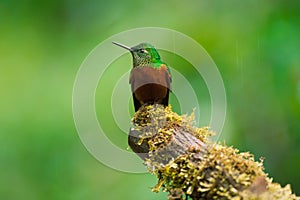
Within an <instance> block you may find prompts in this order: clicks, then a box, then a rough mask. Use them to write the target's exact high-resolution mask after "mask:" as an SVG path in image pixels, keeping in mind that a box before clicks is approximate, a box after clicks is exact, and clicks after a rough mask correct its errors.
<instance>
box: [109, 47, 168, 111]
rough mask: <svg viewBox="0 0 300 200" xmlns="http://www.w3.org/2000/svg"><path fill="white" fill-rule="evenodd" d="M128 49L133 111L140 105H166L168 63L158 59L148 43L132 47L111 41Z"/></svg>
mask: <svg viewBox="0 0 300 200" xmlns="http://www.w3.org/2000/svg"><path fill="white" fill-rule="evenodd" d="M113 44H115V45H117V46H120V47H122V48H124V49H127V50H128V51H130V53H131V55H132V58H133V68H132V69H131V72H130V78H129V83H130V85H131V91H132V97H133V103H134V109H135V112H137V111H138V110H139V108H140V107H141V106H142V105H148V104H162V105H164V106H168V103H169V93H170V91H171V82H172V77H171V73H170V68H169V67H168V65H167V64H166V63H165V62H163V61H162V60H161V59H160V55H159V54H158V52H157V50H156V49H155V47H154V46H153V45H151V44H149V43H140V44H138V45H136V46H134V47H128V46H125V45H123V44H120V43H117V42H113Z"/></svg>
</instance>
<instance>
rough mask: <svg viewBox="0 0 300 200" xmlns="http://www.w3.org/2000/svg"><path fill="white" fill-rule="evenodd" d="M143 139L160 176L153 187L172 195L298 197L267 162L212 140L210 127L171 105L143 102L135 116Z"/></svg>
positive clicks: (149, 161)
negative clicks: (265, 165)
mask: <svg viewBox="0 0 300 200" xmlns="http://www.w3.org/2000/svg"><path fill="white" fill-rule="evenodd" d="M133 124H134V130H135V131H138V132H139V138H140V140H139V142H138V144H141V143H142V142H147V143H148V145H149V149H148V151H149V152H148V157H147V158H145V165H147V166H148V169H149V171H150V172H151V173H153V174H155V175H156V176H157V178H158V183H157V185H156V186H155V187H154V188H152V191H154V192H159V191H160V190H163V191H166V192H169V199H188V198H192V199H300V198H297V197H296V196H295V195H293V194H292V192H291V189H290V187H289V186H286V187H284V188H282V187H281V186H280V185H279V184H277V183H272V180H271V179H270V178H268V176H267V174H266V173H265V172H264V171H263V170H264V168H263V162H262V159H261V160H260V161H255V159H254V156H253V155H252V154H250V153H248V152H241V153H240V152H239V150H238V149H235V148H233V147H228V146H226V145H225V144H217V143H213V142H211V141H209V139H208V138H209V136H211V135H212V134H213V132H212V131H210V129H209V128H208V127H203V128H197V127H195V126H194V124H195V123H194V115H193V114H192V115H190V116H187V115H183V116H179V115H178V114H176V113H174V112H172V109H171V107H170V106H169V107H166V108H164V107H162V106H160V105H148V106H143V107H142V108H141V109H140V110H139V111H138V112H136V114H135V116H134V118H133Z"/></svg>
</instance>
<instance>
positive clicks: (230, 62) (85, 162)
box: [0, 0, 300, 200]
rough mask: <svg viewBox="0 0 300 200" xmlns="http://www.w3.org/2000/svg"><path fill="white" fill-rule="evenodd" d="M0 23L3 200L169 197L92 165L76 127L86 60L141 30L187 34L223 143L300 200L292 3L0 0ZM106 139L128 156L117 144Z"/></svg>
mask: <svg viewBox="0 0 300 200" xmlns="http://www.w3.org/2000/svg"><path fill="white" fill-rule="evenodd" d="M0 25H1V26H0V55H1V57H0V94H1V98H0V111H1V115H0V199H32V200H34V199H146V200H150V199H153V200H154V199H165V198H166V194H164V193H159V194H155V193H152V192H151V191H150V189H149V188H150V187H151V186H154V185H155V183H156V179H155V177H153V176H152V175H150V174H128V173H122V172H118V171H116V170H113V169H110V168H108V167H106V166H105V165H103V164H101V163H100V162H98V161H97V160H96V159H95V158H93V157H92V156H91V155H90V154H89V153H88V152H87V150H86V149H85V148H84V146H83V145H82V144H81V142H80V139H79V137H78V135H77V132H76V129H75V126H74V122H73V117H72V87H73V83H74V80H75V77H76V73H77V70H78V69H79V67H80V64H81V63H82V61H83V60H84V58H85V57H86V56H87V54H88V53H89V52H90V51H91V50H92V49H93V48H94V47H95V46H96V45H97V44H99V43H100V42H101V41H103V40H105V39H106V38H108V37H109V36H111V35H113V34H116V33H119V32H121V31H124V30H127V29H131V28H136V27H144V26H159V27H165V28H171V29H174V30H177V31H180V32H183V33H185V34H186V35H188V36H190V37H192V38H194V39H195V40H196V41H198V42H199V43H200V44H201V45H202V46H203V47H204V48H205V49H206V50H207V51H208V53H209V54H210V55H211V57H212V58H213V59H214V61H215V63H216V64H217V66H218V68H219V70H220V72H221V74H222V76H223V79H224V83H225V87H226V92H227V100H228V107H227V118H226V122H225V127H224V131H223V133H222V140H226V143H227V144H228V145H233V146H235V147H237V148H239V149H240V150H241V151H250V152H252V153H254V154H255V156H256V158H257V159H258V158H259V157H261V156H263V157H265V168H266V172H267V173H269V175H270V176H271V177H273V178H274V181H276V182H279V183H281V185H286V184H288V183H290V184H291V185H292V189H293V190H294V192H296V194H298V195H300V172H299V169H300V146H299V144H300V59H299V56H300V1H297V0H285V1H283V0H282V1H279V0H275V1H271V0H266V1H259V0H252V1H238V0H228V1H218V0H210V1H198V0H194V1H178V0H175V1H154V0H153V1H137V0H129V1H116V0H111V1H78V0H74V1H71V0H51V1H50V0H45V1H37V0H25V1H15V0H11V1H9V0H2V1H1V2H0ZM145 40H146V38H145ZM120 42H121V41H120ZM191 51H192V49H191ZM128 55H129V54H128ZM128 55H127V56H128ZM128 59H129V58H128ZM165 61H167V60H165ZM169 62H171V63H172V65H176V62H174V61H169ZM182 63H184V61H178V65H183V64H182ZM117 69H118V68H115V70H117ZM128 70H129V69H128ZM181 70H182V73H183V74H184V75H185V76H186V78H187V79H188V80H190V81H191V82H193V81H197V80H198V79H199V77H196V76H194V75H193V74H194V73H189V72H186V71H184V67H182V68H181ZM196 79H197V80H196ZM128 87H129V86H128ZM203 87H204V86H203ZM107 90H109V87H108V88H107ZM98 92H99V91H98ZM100 93H101V91H100ZM204 93H205V92H204ZM198 96H199V97H200V98H199V100H200V101H201V96H202V95H201V94H198ZM203 96H204V97H207V96H208V95H207V94H205V95H203ZM120 101H121V100H120ZM172 101H173V102H176V100H172ZM203 101H205V100H203ZM130 109H132V108H130ZM191 109H192V108H191ZM131 111H132V110H131ZM108 123H111V124H110V125H111V127H113V126H115V123H114V122H108ZM110 134H111V135H110V136H109V137H111V138H112V140H113V141H114V143H116V144H117V145H119V146H122V147H124V148H126V147H127V141H126V136H125V135H124V134H122V133H119V132H117V131H116V132H114V133H110ZM116 135H121V136H120V137H119V136H116ZM108 153H109V152H108Z"/></svg>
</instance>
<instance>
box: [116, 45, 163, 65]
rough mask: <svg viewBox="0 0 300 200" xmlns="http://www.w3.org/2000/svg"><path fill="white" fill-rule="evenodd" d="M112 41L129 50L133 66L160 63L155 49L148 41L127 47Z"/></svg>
mask: <svg viewBox="0 0 300 200" xmlns="http://www.w3.org/2000/svg"><path fill="white" fill-rule="evenodd" d="M113 43H114V44H115V45H118V46H120V47H123V48H125V49H127V50H129V51H130V52H131V54H132V57H133V67H143V66H149V67H156V66H159V65H160V64H161V63H162V62H161V60H160V56H159V54H158V52H157V50H156V49H155V47H154V46H152V45H151V44H149V43H141V44H138V45H136V46H134V47H127V46H125V45H123V44H119V43H116V42H113Z"/></svg>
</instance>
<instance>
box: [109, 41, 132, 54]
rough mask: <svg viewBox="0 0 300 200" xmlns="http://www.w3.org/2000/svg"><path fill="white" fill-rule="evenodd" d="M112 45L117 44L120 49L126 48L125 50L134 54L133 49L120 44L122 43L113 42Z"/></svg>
mask: <svg viewBox="0 0 300 200" xmlns="http://www.w3.org/2000/svg"><path fill="white" fill-rule="evenodd" d="M112 43H113V44H115V45H117V46H119V47H122V48H124V49H127V50H128V51H130V52H132V49H131V48H130V47H128V46H125V45H123V44H120V43H117V42H112Z"/></svg>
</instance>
